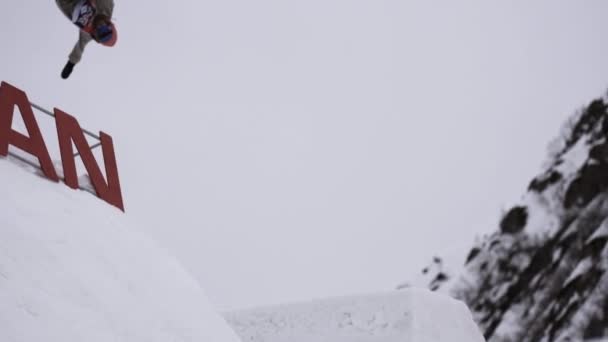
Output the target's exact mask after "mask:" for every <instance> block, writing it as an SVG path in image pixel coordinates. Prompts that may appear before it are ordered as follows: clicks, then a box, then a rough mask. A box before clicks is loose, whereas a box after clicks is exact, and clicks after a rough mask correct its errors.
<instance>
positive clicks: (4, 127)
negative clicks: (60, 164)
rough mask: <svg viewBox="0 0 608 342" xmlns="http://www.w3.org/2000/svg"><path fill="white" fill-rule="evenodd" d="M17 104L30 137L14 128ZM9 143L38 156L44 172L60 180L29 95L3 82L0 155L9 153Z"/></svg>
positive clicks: (1, 88) (0, 104) (0, 116)
mask: <svg viewBox="0 0 608 342" xmlns="http://www.w3.org/2000/svg"><path fill="white" fill-rule="evenodd" d="M15 106H17V107H18V108H19V111H20V112H21V117H22V118H23V122H24V123H25V128H26V129H27V133H28V135H29V137H26V136H25V135H23V134H21V133H19V132H17V131H14V130H13V129H12V125H13V114H14V111H15ZM9 145H13V146H15V147H18V148H20V149H22V150H24V151H25V152H28V153H30V154H32V155H34V156H35V157H37V158H38V161H39V162H40V167H41V168H42V172H44V174H45V175H46V176H47V177H48V178H49V179H50V180H52V181H55V182H58V181H59V177H57V173H56V172H55V168H54V167H53V163H52V162H51V157H50V155H49V151H48V150H47V148H46V144H45V143H44V139H43V138H42V134H41V133H40V128H39V127H38V123H37V122H36V118H35V117H34V112H33V111H32V106H31V105H30V101H29V100H28V98H27V95H26V94H25V93H24V92H23V91H21V90H19V89H17V88H15V87H13V86H12V85H10V84H8V83H6V82H2V83H1V84H0V155H3V156H6V155H7V154H8V146H9Z"/></svg>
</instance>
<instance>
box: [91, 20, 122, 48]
mask: <svg viewBox="0 0 608 342" xmlns="http://www.w3.org/2000/svg"><path fill="white" fill-rule="evenodd" d="M96 24H97V25H95V27H94V32H93V35H94V38H95V40H96V41H97V42H98V43H100V44H103V45H106V46H114V44H116V40H117V38H118V36H117V34H116V27H115V26H114V24H113V23H112V22H111V21H110V20H109V19H107V18H103V19H101V20H99V21H97V23H96Z"/></svg>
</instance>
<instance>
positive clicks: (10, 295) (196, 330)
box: [0, 157, 239, 342]
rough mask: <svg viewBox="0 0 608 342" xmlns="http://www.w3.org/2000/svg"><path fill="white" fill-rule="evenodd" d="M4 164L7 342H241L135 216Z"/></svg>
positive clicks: (1, 214)
mask: <svg viewBox="0 0 608 342" xmlns="http://www.w3.org/2000/svg"><path fill="white" fill-rule="evenodd" d="M31 171H32V170H31V169H30V168H27V167H22V166H18V165H16V164H15V163H14V162H13V161H12V160H11V159H6V158H2V157H0V193H1V195H0V341H2V342H42V341H44V342H83V341H86V342H96V341H99V342H109V341H112V342H121V341H125V342H126V341H129V342H134V341H142V342H154V341H159V342H161V341H162V342H168V341H171V342H174V341H199V342H200V341H207V342H224V341H226V342H236V341H239V339H238V337H237V336H236V334H235V333H234V332H233V331H232V330H231V329H230V327H229V326H228V325H227V324H226V322H225V321H224V320H223V319H222V318H221V317H220V316H219V314H218V313H216V312H214V310H213V309H212V308H211V306H210V304H209V303H208V301H207V299H206V297H205V294H204V292H203V290H202V289H201V287H200V286H199V284H198V283H197V282H196V281H195V280H194V279H193V278H192V277H191V276H190V275H188V274H187V273H186V272H185V271H184V270H183V269H182V267H181V266H180V265H179V264H178V262H177V261H176V260H175V259H173V258H172V257H170V256H168V255H167V253H166V252H165V251H164V250H162V249H161V248H159V247H158V246H157V245H155V243H154V242H153V241H151V240H149V239H148V238H146V236H145V235H144V234H142V233H141V232H139V231H138V230H137V229H136V227H135V225H133V224H130V223H129V222H128V215H125V214H123V213H122V212H120V211H119V210H117V209H116V208H114V207H112V206H110V205H108V204H106V203H105V202H103V201H101V200H99V199H98V198H96V197H95V196H93V195H91V194H89V193H87V192H84V191H79V190H78V191H74V190H72V189H70V188H68V187H66V186H65V185H63V184H60V183H59V184H58V183H53V182H51V181H48V180H46V179H44V178H42V177H40V176H39V175H36V174H34V173H32V172H31Z"/></svg>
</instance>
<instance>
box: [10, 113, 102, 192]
mask: <svg viewBox="0 0 608 342" xmlns="http://www.w3.org/2000/svg"><path fill="white" fill-rule="evenodd" d="M30 105H31V106H32V107H33V108H35V109H37V110H38V111H40V112H42V113H43V114H46V115H48V116H50V117H53V118H55V113H53V112H51V111H49V110H46V109H44V108H42V107H40V106H39V105H37V104H35V103H33V102H30ZM82 132H83V133H84V134H86V135H87V136H89V137H91V138H93V139H95V140H97V142H96V143H95V144H93V146H91V147H90V150H91V151H93V149H95V148H97V147H99V146H101V138H100V137H99V136H98V135H96V134H94V133H92V132H90V131H88V130H86V129H82ZM8 155H9V156H10V157H11V158H15V159H17V160H19V161H20V162H22V163H25V164H27V165H30V166H32V167H34V168H36V169H38V170H40V171H42V168H41V167H40V165H39V164H38V163H35V162H32V161H30V160H27V159H26V158H23V157H21V156H19V155H17V154H15V153H13V152H10V151H9V152H8ZM74 157H75V158H77V157H80V152H76V153H75V154H74ZM79 188H80V189H81V190H84V191H87V192H90V193H92V194H93V195H95V193H94V192H92V191H91V190H90V189H87V188H84V187H82V186H80V187H79Z"/></svg>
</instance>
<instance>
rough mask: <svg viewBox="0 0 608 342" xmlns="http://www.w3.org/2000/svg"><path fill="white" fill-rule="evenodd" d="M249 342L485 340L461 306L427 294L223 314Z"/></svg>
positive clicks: (416, 292) (388, 295)
mask: <svg viewBox="0 0 608 342" xmlns="http://www.w3.org/2000/svg"><path fill="white" fill-rule="evenodd" d="M225 317H226V319H227V321H228V322H229V324H230V325H231V326H232V327H233V328H234V330H235V331H236V332H237V333H238V334H239V335H240V336H241V339H242V340H243V341H251V342H409V341H416V342H442V341H450V342H453V341H458V342H469V341H470V342H477V341H484V339H483V337H482V336H481V333H480V331H479V329H478V328H477V326H476V325H475V323H474V322H473V320H472V318H471V314H470V312H469V310H468V309H467V308H466V306H465V305H464V304H462V303H461V302H458V301H456V300H454V299H451V298H449V297H447V296H444V295H439V294H433V293H431V292H430V291H427V290H414V289H408V290H405V291H394V292H388V293H384V294H375V295H365V296H352V297H343V298H332V299H325V300H316V301H312V302H310V303H297V304H288V305H281V306H275V307H268V308H261V309H252V310H246V311H238V312H230V313H226V314H225Z"/></svg>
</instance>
